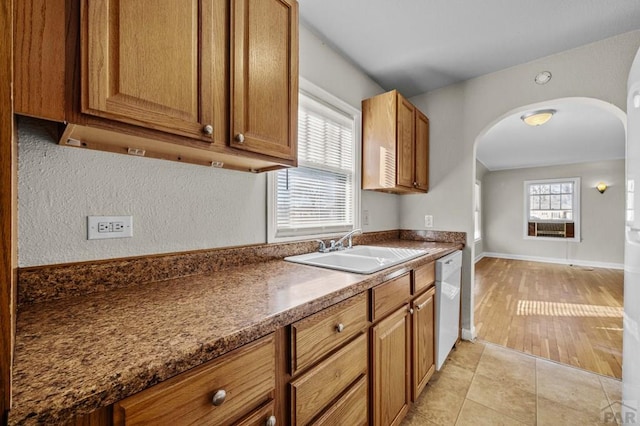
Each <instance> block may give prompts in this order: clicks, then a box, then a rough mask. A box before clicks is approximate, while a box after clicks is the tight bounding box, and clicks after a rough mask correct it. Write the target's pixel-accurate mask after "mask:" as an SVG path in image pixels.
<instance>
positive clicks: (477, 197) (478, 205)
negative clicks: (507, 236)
mask: <svg viewBox="0 0 640 426" xmlns="http://www.w3.org/2000/svg"><path fill="white" fill-rule="evenodd" d="M476 188H477V190H476ZM473 195H474V197H473V198H474V204H473V207H474V209H473V222H474V230H473V233H474V235H473V237H474V241H480V240H482V182H481V181H480V180H476V183H475V185H474V187H473ZM476 215H477V216H478V219H477V222H478V223H477V225H478V226H475V225H476V223H475V222H476ZM476 234H477V236H476Z"/></svg>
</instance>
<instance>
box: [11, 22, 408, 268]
mask: <svg viewBox="0 0 640 426" xmlns="http://www.w3.org/2000/svg"><path fill="white" fill-rule="evenodd" d="M300 72H301V76H302V77H304V78H306V79H307V80H309V81H310V82H312V83H314V84H316V85H319V86H320V87H322V88H324V89H325V90H327V91H328V92H330V93H332V94H334V95H335V96H337V97H339V98H341V99H343V100H345V101H346V102H348V103H350V104H352V105H354V106H356V107H358V108H360V101H361V99H363V98H367V97H370V96H373V95H375V94H378V93H380V92H382V89H381V88H380V86H378V85H377V84H376V83H375V82H373V81H372V80H371V79H370V78H369V77H367V76H366V75H365V74H364V73H362V72H361V71H360V70H359V69H357V68H356V67H355V66H354V65H353V64H351V63H350V62H349V61H348V60H346V59H345V58H343V57H342V56H340V55H338V54H337V53H336V52H334V51H333V50H331V49H330V48H328V47H327V46H326V45H324V44H323V43H322V42H321V41H320V40H319V39H318V38H317V37H315V36H314V35H313V34H311V33H310V32H309V31H307V30H306V29H305V28H304V27H302V28H301V29H300ZM43 125H45V126H46V123H44V122H42V121H39V120H32V119H21V120H20V124H19V150H20V152H19V154H20V161H19V190H18V193H19V265H20V266H34V265H44V264H53V263H63V262H73V261H83V260H94V259H106V258H114V257H123V256H134V255H145V254H152V253H166V252H174V251H184V250H195V249H201V248H213V247H224V246H236V245H244V244H255V243H264V242H266V175H253V174H250V173H241V172H234V171H226V170H219V169H212V168H207V167H201V166H195V165H188V164H180V163H174V162H168V161H162V160H153V159H145V158H133V157H128V156H126V155H117V154H111V153H104V152H96V151H89V150H83V149H73V148H68V147H60V146H57V145H55V141H54V139H53V137H52V136H51V135H50V132H48V131H47V128H46V127H42V126H43ZM362 208H363V209H367V210H369V212H370V225H369V226H365V227H364V228H365V230H367V231H377V230H387V229H397V228H398V226H399V213H398V212H399V208H398V203H397V197H396V196H393V195H387V194H377V193H376V194H373V193H365V194H363V195H362ZM88 215H133V225H134V236H133V238H126V239H111V240H91V241H88V240H87V239H86V216H88Z"/></svg>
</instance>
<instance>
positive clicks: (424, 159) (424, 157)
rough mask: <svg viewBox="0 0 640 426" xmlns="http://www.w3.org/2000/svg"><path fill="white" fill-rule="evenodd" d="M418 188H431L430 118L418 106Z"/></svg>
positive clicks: (425, 189)
mask: <svg viewBox="0 0 640 426" xmlns="http://www.w3.org/2000/svg"><path fill="white" fill-rule="evenodd" d="M415 152H416V189H418V190H421V191H424V192H427V191H428V190H429V119H428V118H427V116H426V115H424V114H423V113H422V112H420V110H418V109H417V108H416V151H415Z"/></svg>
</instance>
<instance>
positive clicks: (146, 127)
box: [16, 0, 298, 171]
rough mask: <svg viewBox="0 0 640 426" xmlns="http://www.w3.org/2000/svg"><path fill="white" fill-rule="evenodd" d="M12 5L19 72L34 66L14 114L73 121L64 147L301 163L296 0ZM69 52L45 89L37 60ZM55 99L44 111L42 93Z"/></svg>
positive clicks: (226, 163)
mask: <svg viewBox="0 0 640 426" xmlns="http://www.w3.org/2000/svg"><path fill="white" fill-rule="evenodd" d="M34 3H38V4H39V5H38V4H34ZM41 7H42V8H43V10H45V11H47V12H48V13H47V14H46V15H41V14H39V13H38V12H37V11H39V10H41ZM16 9H17V10H18V13H17V18H16V35H17V37H16V52H17V53H16V71H17V72H19V71H20V70H24V71H29V74H22V78H21V79H17V80H16V83H17V84H16V96H17V98H18V99H20V100H21V102H20V106H21V108H20V109H19V110H18V111H17V113H20V114H25V115H31V116H36V117H41V118H46V119H53V120H57V121H65V122H67V123H70V124H68V125H67V126H66V128H65V129H64V132H63V134H62V136H61V139H60V143H61V144H63V145H71V146H80V147H85V148H92V149H99V150H106V151H113V152H121V153H129V154H134V155H142V156H147V157H155V158H164V159H169V160H176V161H183V162H191V163H196V164H205V165H214V166H217V167H225V168H232V169H240V170H250V171H264V170H270V169H273V168H280V167H282V166H295V165H296V164H297V147H296V139H297V110H298V3H297V1H296V0H257V1H249V0H190V1H186V2H174V1H169V0H164V1H162V0H161V1H150V0H137V1H118V0H66V1H65V0H34V1H27V0H18V5H17V7H16ZM42 16H44V18H42ZM48 16H49V18H47V17H48ZM60 16H64V17H65V18H64V20H63V19H61V18H60ZM47 19H49V21H47ZM61 23H65V25H66V28H62V29H60V24H61ZM43 33H44V35H42V34H43ZM20 34H22V35H20ZM52 48H55V51H56V52H58V55H57V56H58V57H51V56H52V55H49V54H48V53H47V52H50V51H51V49H52ZM34 49H36V50H35V51H36V52H39V53H35V54H34V53H33V52H34ZM65 57H66V65H65V66H64V67H59V66H58V67H57V68H53V75H50V76H49V81H54V82H55V83H56V84H53V85H52V86H51V88H48V87H47V86H46V85H45V84H43V83H42V81H41V80H42V79H43V77H42V73H43V71H42V70H44V69H48V68H47V64H46V63H44V61H47V62H51V63H52V64H58V63H59V62H63V63H65V61H64V58H65ZM61 84H62V86H63V87H65V90H64V95H63V96H64V97H65V99H62V100H60V96H61V91H60V85H61ZM54 89H57V90H56V91H55V92H54V91H53V90H54ZM50 95H51V96H50ZM51 97H53V99H56V100H57V101H56V102H55V103H54V102H49V104H52V106H51V107H49V105H48V104H45V105H44V106H45V107H48V109H46V110H45V109H44V107H43V106H42V105H41V104H42V101H40V102H39V101H37V100H38V99H50V98H51ZM23 99H24V102H23V101H22V100H23ZM27 101H28V102H27Z"/></svg>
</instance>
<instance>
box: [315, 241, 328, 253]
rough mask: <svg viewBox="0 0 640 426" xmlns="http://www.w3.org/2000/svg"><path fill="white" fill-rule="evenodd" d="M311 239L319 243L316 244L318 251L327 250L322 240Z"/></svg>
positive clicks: (323, 251)
mask: <svg viewBox="0 0 640 426" xmlns="http://www.w3.org/2000/svg"><path fill="white" fill-rule="evenodd" d="M313 241H315V242H317V243H318V244H319V245H318V251H319V252H320V253H325V252H326V251H327V246H326V244H325V243H324V241H322V240H313Z"/></svg>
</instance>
